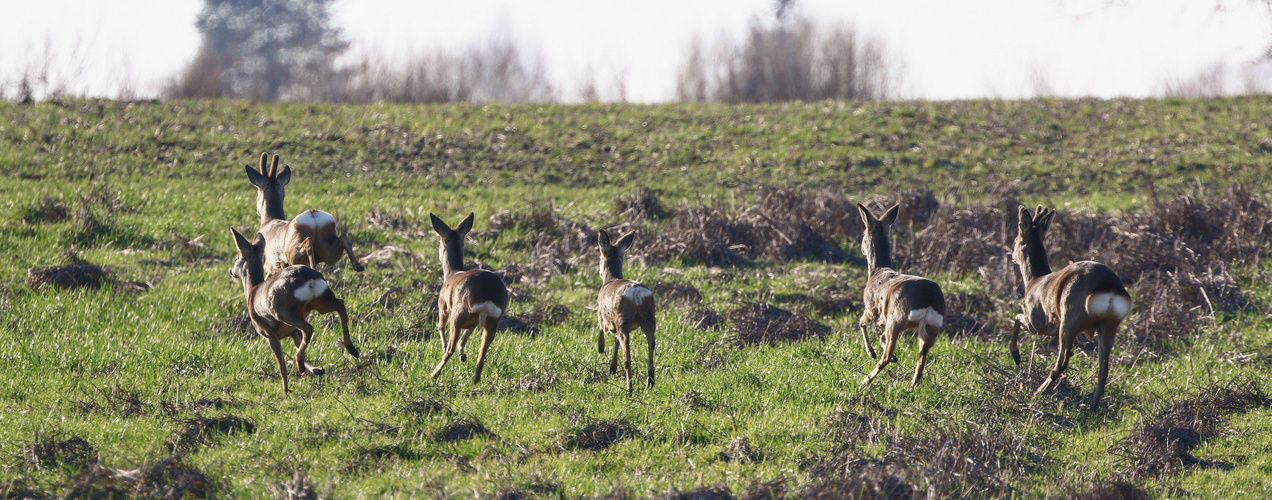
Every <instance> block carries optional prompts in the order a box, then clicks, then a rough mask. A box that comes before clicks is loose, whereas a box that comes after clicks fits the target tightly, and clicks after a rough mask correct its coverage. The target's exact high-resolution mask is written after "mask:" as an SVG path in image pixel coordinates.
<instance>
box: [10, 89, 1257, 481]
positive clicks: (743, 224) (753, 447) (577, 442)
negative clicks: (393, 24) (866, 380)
mask: <svg viewBox="0 0 1272 500" xmlns="http://www.w3.org/2000/svg"><path fill="white" fill-rule="evenodd" d="M263 151H268V152H270V153H277V154H280V155H281V156H282V160H283V162H284V163H285V164H288V165H290V166H291V167H292V171H293V174H292V180H291V183H290V184H289V185H288V186H287V189H286V191H287V198H286V203H285V207H286V211H287V214H288V215H289V216H290V215H293V214H295V213H297V212H299V211H301V210H304V209H308V208H315V209H322V210H326V211H329V212H332V213H333V214H335V215H336V216H337V217H338V218H339V220H340V221H341V223H342V224H343V225H344V227H345V229H346V230H347V231H348V233H349V235H350V237H351V239H352V241H353V243H354V247H355V250H356V252H357V253H358V254H359V255H360V256H362V258H363V262H364V264H366V266H367V269H366V271H365V272H362V273H355V272H353V270H352V269H351V268H350V267H348V266H347V265H346V263H347V261H342V262H341V264H340V265H337V266H335V267H326V266H323V267H322V268H321V269H320V270H321V271H322V272H323V273H324V274H325V275H326V277H327V278H328V280H329V282H330V283H331V286H332V288H333V289H334V290H335V291H336V292H337V294H338V295H340V296H341V297H342V298H343V299H344V300H345V302H346V303H347V304H348V306H349V310H350V315H351V320H352V324H351V331H352V336H353V339H354V342H355V343H356V344H357V345H358V347H359V348H360V349H361V352H362V357H361V358H359V359H354V358H352V357H350V356H349V355H348V354H346V353H345V352H344V349H343V348H342V347H341V346H340V344H339V323H338V321H336V318H335V316H332V317H330V318H322V319H318V317H317V315H314V316H311V317H310V321H311V322H312V323H314V324H315V325H316V326H317V333H316V335H315V341H314V343H313V344H312V345H311V347H310V350H309V358H310V362H311V363H314V364H316V365H320V366H323V367H325V368H326V370H327V375H326V376H325V377H324V378H323V379H322V380H321V381H319V380H318V379H316V378H300V379H296V378H293V379H292V392H291V394H290V395H284V394H282V392H281V382H280V381H279V379H278V373H277V366H276V365H275V361H274V359H273V356H272V355H271V354H270V351H269V347H268V345H267V344H266V342H265V341H264V340H263V339H261V338H260V337H259V336H257V335H256V334H255V333H254V332H253V331H252V330H251V327H250V325H249V324H248V323H247V319H246V315H245V310H246V309H245V307H246V306H245V300H244V296H243V290H242V286H241V284H240V283H239V282H238V281H237V280H236V279H234V278H232V277H231V276H230V274H229V269H230V265H231V263H232V262H233V258H234V245H233V242H232V240H231V237H230V235H229V230H228V228H230V227H234V228H237V229H239V230H240V231H242V232H244V234H247V235H249V237H250V235H251V234H253V233H254V232H255V230H256V228H257V222H258V218H257V216H256V213H255V193H256V190H255V188H254V187H253V186H252V185H251V184H250V183H249V182H248V180H247V178H246V176H245V174H244V172H243V165H245V164H250V165H253V166H255V165H256V163H257V158H258V156H259V154H260V153H261V152H263ZM1270 153H1272V98H1266V97H1250V98H1230V99H1199V100H1033V101H966V102H950V103H929V102H896V103H856V102H816V103H800V104H781V105H704V104H685V105H658V106H645V105H602V104H587V105H486V106H475V105H428V106H417V105H392V104H376V105H368V106H349V105H329V104H257V103H249V102H237V101H176V102H165V103H148V102H141V103H123V102H113V101H97V100H66V101H52V102H43V103H38V104H34V105H21V104H16V103H7V102H6V103H0V186H2V187H0V494H4V495H7V496H4V498H26V497H24V496H21V494H26V495H27V496H34V497H40V498H57V497H62V496H68V497H80V498H90V497H91V498H111V497H132V496H137V497H149V498H182V497H188V498H201V497H216V498H315V496H314V495H317V496H319V497H322V498H385V497H388V498H434V497H460V498H463V497H478V498H508V499H511V498H580V497H586V498H591V497H611V498H646V497H656V498H701V499H706V498H842V497H855V498H877V497H894V498H957V497H962V498H982V497H1002V498H1070V497H1071V498H1146V497H1152V498H1243V497H1244V498H1254V497H1270V496H1272V483H1269V482H1268V481H1267V478H1268V477H1269V475H1270V474H1272V424H1269V422H1272V419H1270V417H1272V397H1270V396H1268V394H1269V393H1270V392H1272V387H1269V383H1268V382H1267V380H1266V377H1264V376H1263V375H1265V374H1266V373H1267V372H1268V369H1269V367H1272V351H1270V350H1269V346H1272V333H1270V332H1269V328H1270V327H1272V318H1270V317H1269V312H1272V285H1270V284H1269V280H1268V278H1269V276H1268V272H1267V266H1268V264H1270V263H1272V260H1270V257H1272V208H1269V206H1268V197H1267V193H1268V183H1267V181H1266V178H1267V172H1269V171H1272V154H1270ZM859 201H862V202H868V203H870V204H872V206H873V208H875V209H876V210H879V209H881V208H886V206H885V205H890V204H891V203H901V205H902V216H901V219H900V220H901V222H899V223H898V224H897V227H896V229H895V230H894V232H893V238H894V240H893V241H894V249H895V252H896V254H897V258H896V261H897V265H898V267H899V268H900V269H901V270H902V271H905V272H912V273H922V274H924V275H926V276H928V277H930V278H932V279H935V280H936V281H937V282H938V283H940V284H941V285H942V287H943V289H944V291H945V294H946V297H947V299H948V300H949V304H950V312H951V314H950V315H948V316H947V320H946V325H947V328H946V329H945V330H944V332H943V334H942V336H941V338H940V340H939V342H938V344H937V345H936V347H935V348H933V350H932V352H931V355H930V362H929V364H928V367H927V371H926V373H925V379H924V382H923V384H922V385H920V386H919V387H917V388H910V387H909V380H910V374H911V373H912V370H913V363H914V353H915V350H916V342H915V340H914V337H913V335H912V334H908V335H906V336H905V337H904V338H903V340H902V341H901V343H900V345H899V347H898V349H897V357H898V358H899V359H900V362H899V363H897V364H894V365H891V366H889V367H888V368H887V369H886V371H885V372H884V373H883V374H882V375H881V376H880V377H879V379H877V380H876V381H875V382H874V383H873V384H872V385H871V386H869V387H862V386H860V385H859V381H860V380H861V378H862V377H863V376H864V375H865V373H867V372H868V371H870V369H871V368H873V365H874V360H872V359H870V358H869V357H868V355H867V354H866V351H865V348H864V346H862V345H861V336H860V334H859V333H858V331H857V320H858V317H859V315H860V313H861V289H862V286H863V285H864V283H865V278H866V270H865V266H864V263H863V261H862V260H861V254H860V250H859V246H860V233H861V223H860V220H859V218H858V216H857V214H856V211H855V210H854V209H853V204H854V203H856V202H859ZM1021 203H1023V204H1025V205H1028V206H1030V207H1033V206H1035V205H1039V204H1043V205H1047V206H1054V207H1056V208H1057V209H1058V210H1059V213H1058V215H1057V217H1056V222H1055V223H1054V224H1053V229H1052V231H1051V234H1050V235H1049V236H1048V247H1049V249H1050V250H1051V262H1052V266H1053V268H1056V269H1058V268H1059V267H1061V266H1063V265H1065V264H1067V263H1068V262H1070V261H1073V260H1083V259H1095V260H1100V261H1102V262H1105V263H1107V264H1109V265H1110V267H1112V268H1113V269H1114V270H1115V271H1118V272H1119V274H1121V275H1122V277H1123V279H1124V280H1126V282H1127V284H1128V289H1129V290H1130V292H1131V294H1132V297H1133V298H1134V300H1135V306H1134V309H1133V313H1132V316H1131V317H1130V318H1129V319H1128V320H1127V321H1126V322H1125V323H1124V325H1123V328H1122V330H1121V332H1120V333H1119V337H1118V340H1117V344H1116V345H1115V347H1114V352H1113V357H1114V362H1113V366H1112V368H1111V377H1110V383H1109V388H1108V392H1107V393H1106V395H1105V399H1104V402H1103V404H1102V405H1101V406H1100V407H1099V408H1097V409H1091V408H1088V407H1087V406H1086V403H1087V399H1088V398H1089V396H1090V394H1091V390H1092V388H1093V385H1094V379H1095V375H1094V374H1095V363H1094V350H1093V345H1090V344H1089V343H1085V342H1081V341H1080V342H1079V344H1080V345H1079V347H1080V349H1079V350H1078V352H1077V353H1076V354H1075V355H1074V358H1073V361H1072V363H1071V366H1070V369H1069V371H1068V372H1067V374H1066V377H1065V379H1064V381H1063V382H1062V383H1061V384H1060V385H1059V387H1058V388H1057V389H1056V390H1054V391H1052V392H1050V393H1047V394H1042V395H1034V394H1033V390H1034V388H1035V387H1037V385H1038V384H1039V383H1040V382H1041V380H1042V379H1043V378H1044V377H1045V376H1046V373H1047V371H1048V370H1049V369H1050V367H1051V364H1052V363H1054V360H1055V355H1054V351H1053V350H1051V349H1049V347H1048V345H1047V344H1048V339H1046V338H1041V337H1032V336H1028V335H1026V336H1023V337H1022V340H1021V350H1022V357H1023V363H1022V364H1021V366H1020V367H1016V366H1015V365H1014V364H1013V363H1012V362H1011V359H1010V357H1009V356H1008V354H1007V347H1006V340H1005V339H1006V336H1007V334H1008V332H1009V327H1008V323H1007V321H1008V320H1009V318H1011V317H1012V316H1013V315H1015V314H1016V313H1017V312H1018V310H1019V306H1018V305H1017V300H1018V298H1019V297H1020V294H1021V284H1020V280H1021V279H1020V275H1019V273H1018V271H1017V270H1016V269H1015V267H1013V266H1012V265H1011V264H1010V262H1009V261H1008V256H1007V251H1008V248H1007V246H1008V245H1009V244H1010V238H1011V237H1013V236H1014V223H1015V221H1014V217H1015V209H1016V206H1017V205H1018V204H1021ZM470 211H471V212H475V213H476V224H475V226H474V229H473V232H472V233H471V234H470V237H469V238H468V247H467V250H468V252H467V253H468V255H466V258H465V261H466V262H467V263H469V264H470V265H482V266H488V267H489V268H492V269H495V270H498V271H500V272H501V273H503V274H504V276H505V280H506V282H508V283H509V288H510V290H511V291H512V301H511V305H510V306H509V314H510V315H511V318H509V319H508V320H507V321H506V323H507V324H506V326H507V328H506V329H505V330H504V331H501V332H500V335H499V337H498V338H497V339H496V340H495V343H494V345H493V347H492V348H491V350H490V352H491V358H490V359H489V360H488V361H487V363H486V368H485V373H484V374H483V380H482V382H481V384H479V385H476V386H474V385H473V384H472V382H471V375H472V366H473V363H474V361H475V356H474V357H472V358H470V359H469V361H468V362H460V361H459V360H458V357H455V358H453V359H452V361H451V362H450V364H449V365H448V366H447V368H446V370H445V371H444V372H443V373H442V375H441V376H440V377H439V378H438V379H432V378H430V377H429V376H428V374H429V372H430V370H431V369H432V368H433V366H434V365H435V363H436V362H437V361H438V359H439V358H440V356H441V351H442V349H441V345H440V343H439V342H438V340H437V339H436V332H435V331H434V330H435V325H436V315H437V312H436V294H437V289H438V288H439V287H440V282H441V265H440V262H439V261H438V258H437V237H436V236H435V235H434V234H433V232H432V230H431V226H430V225H429V223H428V213H429V212H434V213H436V214H438V215H439V216H441V217H442V218H443V219H445V220H446V221H447V222H449V223H451V224H455V223H457V222H458V221H459V219H460V218H462V217H463V216H464V215H465V214H467V213H468V212H470ZM599 228H617V230H618V231H620V232H622V231H626V230H636V231H637V235H636V243H635V244H634V245H633V248H632V250H631V252H630V255H629V259H628V263H627V266H626V274H627V277H628V278H632V279H636V280H640V281H642V282H644V283H646V284H647V285H649V286H650V287H651V288H652V289H653V290H654V292H655V294H656V297H657V299H658V307H659V313H658V315H659V328H658V342H659V345H658V350H657V363H656V369H657V374H658V380H657V384H656V385H655V386H654V387H653V388H649V387H646V386H645V384H644V382H645V378H644V375H643V373H644V359H645V347H644V343H643V342H641V341H640V340H639V335H638V334H637V335H636V336H635V337H634V339H635V341H634V342H633V344H634V348H633V356H632V357H633V371H634V372H635V373H636V374H637V375H636V379H635V381H634V385H635V387H636V389H635V391H634V392H633V394H632V395H631V396H628V395H627V394H626V393H625V391H624V390H623V387H624V382H623V378H622V373H621V371H620V373H619V374H617V375H611V374H610V373H609V372H608V369H607V368H608V361H609V355H608V354H604V355H602V354H599V353H598V352H597V350H596V343H595V342H596V334H597V331H598V330H597V323H596V315H595V297H596V290H597V289H598V288H599V286H600V277H599V274H598V271H597V263H598V254H597V251H596V250H595V242H596V236H595V230H596V229H599ZM877 332H878V330H873V331H872V335H877ZM876 342H877V340H876ZM476 343H477V342H474V344H476ZM1052 344H1054V342H1052ZM1092 344H1093V343H1092ZM613 346H614V342H613V339H612V338H610V339H607V347H608V348H610V349H613ZM470 347H475V346H470ZM284 349H285V352H287V353H288V354H289V355H290V351H291V349H292V348H291V346H290V343H288V342H285V343H284ZM474 350H475V349H474ZM1120 494H1125V495H1127V496H1122V497H1119V496H1117V495H1120ZM93 495H98V496H93ZM1136 495H1138V496H1136Z"/></svg>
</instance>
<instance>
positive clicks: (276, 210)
mask: <svg viewBox="0 0 1272 500" xmlns="http://www.w3.org/2000/svg"><path fill="white" fill-rule="evenodd" d="M256 215H259V216H260V217H261V225H262V226H263V225H265V223H266V222H269V221H272V220H287V216H286V215H284V214H283V192H282V190H280V189H262V190H260V191H258V192H257V193H256Z"/></svg>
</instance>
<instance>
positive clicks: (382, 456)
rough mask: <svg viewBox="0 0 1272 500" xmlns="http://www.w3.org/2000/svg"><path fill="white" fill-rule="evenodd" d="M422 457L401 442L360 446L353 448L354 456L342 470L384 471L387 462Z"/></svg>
mask: <svg viewBox="0 0 1272 500" xmlns="http://www.w3.org/2000/svg"><path fill="white" fill-rule="evenodd" d="M421 458H423V455H421V454H420V453H419V452H417V451H415V450H412V449H410V448H409V447H407V446H406V444H404V443H400V442H398V443H392V444H386V445H380V446H359V447H357V448H356V449H354V450H353V453H352V457H350V458H349V459H348V460H346V461H345V462H344V464H343V465H342V466H341V467H340V472H341V473H342V474H375V473H379V472H382V471H383V470H384V465H385V464H386V463H387V462H391V461H395V460H408V461H413V460H419V459H421Z"/></svg>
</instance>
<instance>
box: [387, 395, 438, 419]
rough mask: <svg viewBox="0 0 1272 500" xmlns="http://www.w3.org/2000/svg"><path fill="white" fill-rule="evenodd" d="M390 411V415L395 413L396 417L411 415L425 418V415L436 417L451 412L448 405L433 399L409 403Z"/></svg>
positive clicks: (416, 400)
mask: <svg viewBox="0 0 1272 500" xmlns="http://www.w3.org/2000/svg"><path fill="white" fill-rule="evenodd" d="M389 411H390V413H393V414H394V415H401V414H409V415H415V416H423V415H435V414H439V413H446V412H448V411H449V410H448V409H447V408H446V403H443V402H441V401H438V400H436V399H433V398H422V399H415V400H411V401H407V402H405V403H402V404H399V405H394V406H393V408H392V409H390V410H389Z"/></svg>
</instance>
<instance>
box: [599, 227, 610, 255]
mask: <svg viewBox="0 0 1272 500" xmlns="http://www.w3.org/2000/svg"><path fill="white" fill-rule="evenodd" d="M596 245H597V246H599V247H601V251H602V252H606V251H609V249H610V248H611V247H613V246H614V245H611V244H610V236H609V233H607V232H605V230H604V229H602V230H600V232H598V233H596Z"/></svg>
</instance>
